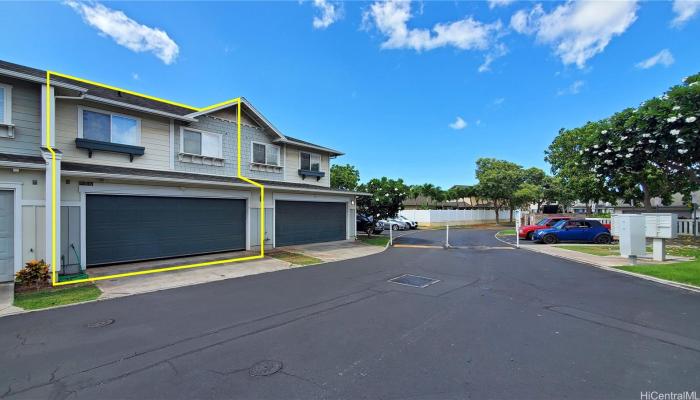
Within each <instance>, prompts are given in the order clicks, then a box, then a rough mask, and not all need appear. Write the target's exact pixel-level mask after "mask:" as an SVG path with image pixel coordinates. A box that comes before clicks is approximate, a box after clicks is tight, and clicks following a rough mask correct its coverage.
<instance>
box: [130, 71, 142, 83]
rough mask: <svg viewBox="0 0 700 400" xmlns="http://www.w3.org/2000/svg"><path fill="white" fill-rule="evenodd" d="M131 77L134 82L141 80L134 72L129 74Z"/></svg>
mask: <svg viewBox="0 0 700 400" xmlns="http://www.w3.org/2000/svg"><path fill="white" fill-rule="evenodd" d="M131 77H132V78H133V79H134V80H135V81H138V80H139V79H140V78H141V77H140V76H139V74H138V73H136V72H132V73H131Z"/></svg>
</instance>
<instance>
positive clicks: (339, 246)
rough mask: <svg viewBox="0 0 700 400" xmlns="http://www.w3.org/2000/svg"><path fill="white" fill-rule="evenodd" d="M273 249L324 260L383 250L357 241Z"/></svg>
mask: <svg viewBox="0 0 700 400" xmlns="http://www.w3.org/2000/svg"><path fill="white" fill-rule="evenodd" d="M275 250H284V251H289V252H292V253H301V254H304V255H307V256H310V257H316V258H318V259H321V260H323V261H324V262H331V261H342V260H349V259H351V258H357V257H365V256H370V255H372V254H377V253H381V252H382V251H384V247H382V246H371V245H367V244H363V243H359V242H348V241H345V240H343V241H339V242H328V243H313V244H304V245H297V246H286V247H278V248H276V249H275Z"/></svg>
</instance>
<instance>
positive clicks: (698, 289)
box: [493, 232, 700, 293]
mask: <svg viewBox="0 0 700 400" xmlns="http://www.w3.org/2000/svg"><path fill="white" fill-rule="evenodd" d="M493 237H494V238H495V239H496V240H498V241H499V242H501V243H505V244H507V245H509V246H511V247H515V245H514V244H512V243H508V242H506V241H505V240H502V239H501V238H499V237H498V232H496V234H495V235H494V236H493ZM520 249H523V250H527V251H531V252H533V253H538V254H544V255H547V256H551V257H557V258H561V259H564V260H568V261H574V262H577V263H579V264H585V265H591V266H593V267H596V268H599V269H602V270H605V271H610V272H615V273H618V274H623V275H629V276H633V277H636V278H641V279H645V280H647V281H652V282H656V283H660V284H662V285H666V286H673V287H675V288H678V289H684V290H687V291H689V292H693V293H700V287H698V286H694V285H688V284H685V283H678V282H673V281H669V280H666V279H661V278H656V277H654V276H649V275H644V274H638V273H636V272H630V271H625V270H622V269H617V268H612V267H606V266H604V265H599V264H596V263H593V262H590V261H583V260H579V259H576V258H573V257H567V256H564V255H560V254H550V253H546V252H544V251H541V250H537V249H534V248H530V247H529V246H526V247H522V246H521V247H520Z"/></svg>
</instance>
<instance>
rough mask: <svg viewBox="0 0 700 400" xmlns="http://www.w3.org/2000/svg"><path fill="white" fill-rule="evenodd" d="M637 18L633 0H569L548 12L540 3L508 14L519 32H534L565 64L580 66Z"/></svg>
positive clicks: (635, 4) (512, 25) (513, 27)
mask: <svg viewBox="0 0 700 400" xmlns="http://www.w3.org/2000/svg"><path fill="white" fill-rule="evenodd" d="M636 19H637V2H636V0H628V1H626V0H623V1H571V0H570V1H568V2H567V3H565V4H562V5H559V6H557V7H556V8H555V9H554V10H552V11H551V12H549V13H547V12H545V11H544V9H543V8H542V5H541V4H537V5H535V6H534V7H533V8H532V9H531V10H530V11H526V10H520V11H518V12H516V13H515V14H513V16H512V17H511V19H510V27H511V28H512V29H513V30H515V31H516V32H519V33H522V34H528V35H532V34H534V35H535V36H536V38H537V41H538V42H540V43H544V44H549V45H551V46H552V47H553V48H554V53H555V54H556V55H557V56H559V57H560V58H561V60H562V62H563V63H564V64H565V65H568V64H576V66H577V67H579V68H583V67H584V66H585V65H586V62H587V61H588V60H589V59H590V58H591V57H593V56H595V55H596V54H598V53H601V52H603V50H605V47H607V45H608V44H609V43H610V40H611V39H612V38H613V37H614V36H619V35H621V34H623V33H624V32H625V31H626V30H627V28H629V27H630V26H631V25H632V24H633V23H634V21H636Z"/></svg>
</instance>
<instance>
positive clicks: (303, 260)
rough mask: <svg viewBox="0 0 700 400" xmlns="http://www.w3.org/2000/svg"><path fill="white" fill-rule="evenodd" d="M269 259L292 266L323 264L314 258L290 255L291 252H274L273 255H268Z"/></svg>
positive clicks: (295, 254)
mask: <svg viewBox="0 0 700 400" xmlns="http://www.w3.org/2000/svg"><path fill="white" fill-rule="evenodd" d="M270 257H272V258H276V259H278V260H282V261H286V262H288V263H292V264H294V265H311V264H318V263H320V262H323V260H320V259H318V258H316V257H309V256H306V255H304V254H299V253H292V252H291V251H275V252H274V253H270Z"/></svg>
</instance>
